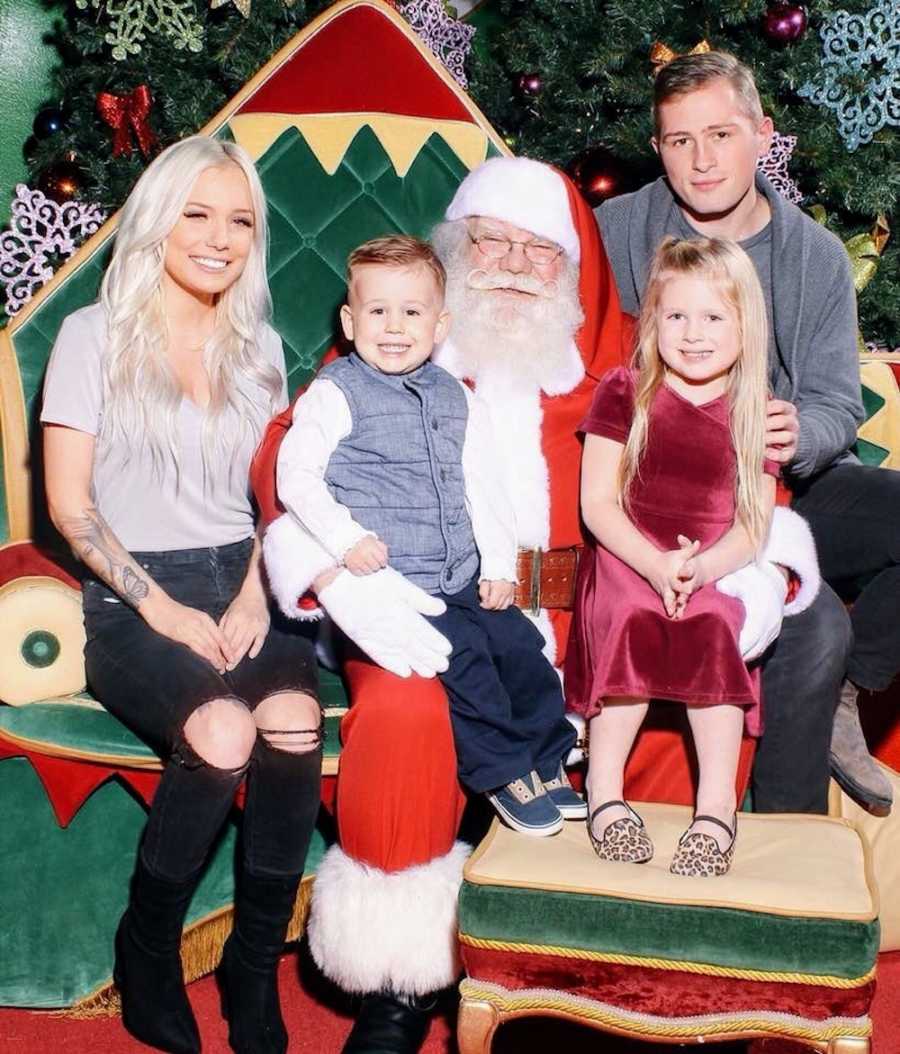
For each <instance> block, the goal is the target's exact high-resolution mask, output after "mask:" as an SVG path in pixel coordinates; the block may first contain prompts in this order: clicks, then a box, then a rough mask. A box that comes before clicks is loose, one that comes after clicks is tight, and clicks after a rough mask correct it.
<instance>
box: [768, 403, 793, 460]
mask: <svg viewBox="0 0 900 1054" xmlns="http://www.w3.org/2000/svg"><path fill="white" fill-rule="evenodd" d="M799 438H800V418H799V416H798V414H797V407H796V406H794V404H793V403H789V402H787V401H786V400H785V399H770V400H769V401H768V403H767V405H766V457H767V458H768V459H769V460H770V461H777V462H778V464H779V465H786V464H787V463H788V462H789V461H793V459H794V455H795V454H796V453H797V441H798V440H799Z"/></svg>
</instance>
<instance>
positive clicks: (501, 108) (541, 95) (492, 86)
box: [470, 0, 900, 348]
mask: <svg viewBox="0 0 900 1054" xmlns="http://www.w3.org/2000/svg"><path fill="white" fill-rule="evenodd" d="M496 3H497V7H498V11H499V12H502V13H503V14H504V15H505V16H506V18H507V21H506V24H505V28H504V29H503V30H502V31H500V32H498V33H496V34H495V35H494V38H493V40H492V42H491V46H490V48H489V49H484V48H481V49H477V50H476V52H475V54H474V55H473V59H472V62H471V63H470V79H471V85H470V89H471V91H472V92H473V94H474V96H475V98H476V100H477V101H478V102H479V104H480V105H481V107H482V108H483V109H484V110H485V112H486V113H487V114H488V116H489V117H490V118H491V120H492V121H493V122H494V124H495V126H496V127H497V128H498V129H500V130H501V131H502V132H503V134H504V136H505V138H506V140H507V142H508V143H509V144H510V146H511V147H512V148H513V149H514V150H515V151H516V152H517V153H522V154H526V155H528V156H533V157H540V158H544V159H546V160H550V161H554V162H556V163H557V164H559V165H561V166H562V167H568V168H569V171H570V172H572V173H573V174H574V175H575V176H576V178H580V182H581V183H582V186H583V189H584V190H585V191H586V192H587V193H588V194H589V195H593V196H594V197H595V199H602V198H603V197H605V196H607V195H608V194H610V193H614V192H616V193H621V192H622V191H626V190H633V189H637V187H638V186H641V185H642V184H643V183H645V182H647V180H648V179H652V178H655V177H656V176H657V175H658V174H659V172H660V171H661V169H660V167H659V165H658V163H657V162H656V159H655V156H654V154H653V151H652V148H651V146H650V142H649V141H650V136H651V134H652V127H651V120H650V103H651V98H652V91H653V61H652V60H653V59H654V58H655V59H657V60H658V61H659V60H662V59H664V58H665V57H667V50H666V49H668V57H671V53H672V52H674V53H683V52H687V51H690V50H691V49H692V48H694V47H696V46H697V45H698V44H700V43H701V42H702V41H706V42H707V43H708V44H709V45H711V46H712V47H713V48H720V49H723V50H726V51H730V52H732V53H733V54H735V55H737V56H738V57H739V58H740V59H741V60H742V61H744V62H745V63H747V64H748V65H749V66H750V67H751V68H752V69H753V71H754V73H755V76H756V81H757V84H758V86H759V90H760V96H761V98H762V102H763V107H764V109H765V111H766V113H768V114H770V115H771V117H772V118H773V120H774V122H775V128H776V130H777V131H778V132H779V133H780V134H781V135H782V136H796V139H797V141H796V145H795V147H794V150H793V156H792V157H791V159H790V178H791V179H792V180H793V181H794V183H795V184H796V187H797V188H798V189H799V194H796V193H795V197H799V196H800V195H802V201H801V202H800V203H801V205H802V207H804V208H810V207H811V206H820V207H821V208H822V209H824V213H825V216H826V217H827V223H828V226H829V227H831V228H832V229H833V230H834V231H835V232H836V233H837V234H839V235H840V236H841V237H842V239H844V240H845V241H846V240H847V239H849V238H850V237H852V236H854V235H858V234H859V233H860V232H862V231H866V230H868V229H870V228H872V226H873V222H874V221H875V219H876V217H878V216H879V215H881V216H884V217H886V218H887V221H888V224H889V225H890V227H891V228H893V229H894V231H895V232H896V236H895V237H894V238H893V239H892V240H890V241H888V243H887V245H886V246H885V248H884V253H883V255H882V256H881V259H880V261H879V264H878V268H877V273H876V274H875V277H874V278H873V279H872V280H871V282H870V283H869V284H868V285H867V286H866V288H865V290H864V291H863V292H862V293H861V294H860V298H859V308H860V322H861V327H862V330H863V333H864V334H865V336H866V339H867V340H874V339H878V340H881V341H883V342H885V343H886V344H888V345H889V346H890V347H892V348H894V347H896V346H897V345H900V231H898V225H900V126H898V124H900V122H898V114H900V5H898V4H897V3H896V0H880V2H872V0H839V2H833V0H818V2H817V3H816V4H815V8H814V10H811V11H810V12H809V14H808V16H807V12H806V11H805V10H804V8H802V7H801V6H799V5H798V4H796V3H793V2H792V0H791V2H789V3H779V2H774V0H769V2H767V0H638V2H635V0H606V2H604V3H595V2H593V0H531V2H530V3H528V4H524V3H522V2H521V0H496ZM841 12H844V13H845V14H846V15H848V16H852V15H855V16H859V17H855V18H853V17H843V16H842V15H841ZM823 38H824V39H823ZM826 41H828V42H829V43H830V47H827V48H826ZM835 55H842V56H847V55H849V56H850V59H849V60H848V59H846V58H844V59H843V60H842V61H840V62H839V61H838V60H837V59H836V58H835V57H834V56H835ZM819 86H825V87H826V88H831V90H832V91H833V92H834V93H835V94H836V95H837V98H838V106H839V108H838V109H837V110H835V109H834V108H829V107H828V106H826V105H823V104H822V103H820V102H818V101H816V100H817V98H818V96H819V95H820V94H822V93H821V92H818V91H817V89H818V88H819ZM854 118H855V120H854ZM879 119H881V120H879ZM891 121H892V123H889V122H891ZM873 125H874V126H875V127H874V130H873ZM861 129H862V130H863V138H861V139H860V141H859V142H858V143H856V137H855V135H854V133H856V134H857V135H858V133H859V131H860V130H861ZM867 133H871V135H870V138H866V134H867ZM790 189H791V188H789V187H785V190H787V191H788V192H790ZM816 212H817V215H819V216H821V212H820V211H819V210H818V209H817V210H816Z"/></svg>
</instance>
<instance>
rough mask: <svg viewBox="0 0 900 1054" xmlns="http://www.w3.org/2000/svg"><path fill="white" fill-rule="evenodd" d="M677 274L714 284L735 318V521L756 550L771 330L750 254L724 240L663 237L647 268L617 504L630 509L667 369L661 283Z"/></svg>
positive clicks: (762, 523) (762, 520)
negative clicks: (654, 406) (737, 347)
mask: <svg viewBox="0 0 900 1054" xmlns="http://www.w3.org/2000/svg"><path fill="white" fill-rule="evenodd" d="M676 276H690V277H692V278H704V279H706V280H707V281H709V282H712V283H714V284H715V285H716V287H717V289H718V290H719V292H720V293H721V295H722V297H723V299H724V300H725V302H726V303H727V304H728V305H729V306H730V307H732V308H733V309H734V311H735V314H736V315H737V323H738V332H739V339H740V345H741V350H740V354H739V355H738V358H737V361H736V362H735V364H734V366H732V368H731V371H730V373H729V386H728V395H729V402H730V420H731V438H732V442H733V443H734V449H735V455H736V461H737V477H736V480H735V512H736V520H737V521H738V522H739V523H741V524H742V525H743V527H744V529H745V530H746V531H747V533H748V535H749V536H750V539H751V541H752V542H753V544H754V545H755V546H757V547H758V546H759V545H761V544H762V542H763V541H764V535H765V532H766V529H767V520H766V513H765V511H764V508H763V500H762V468H763V458H764V457H765V430H766V428H765V426H766V401H767V396H768V388H767V362H768V343H769V336H768V334H769V330H768V322H767V319H766V303H765V299H764V297H763V291H762V287H761V286H760V284H759V278H758V277H757V274H756V268H755V267H754V266H753V263H752V261H751V260H750V257H749V256H748V255H747V254H746V253H745V252H744V250H743V249H742V248H741V247H740V246H739V245H737V244H736V243H735V242H731V241H727V240H726V239H724V238H690V239H678V238H672V237H669V238H666V239H665V240H664V241H663V242H662V244H661V245H660V247H659V249H658V250H657V252H656V255H655V256H654V258H653V263H652V264H651V267H650V275H649V278H648V280H647V289H646V292H645V293H644V297H643V299H642V301H641V315H640V322H639V326H638V339H637V347H636V349H635V354H634V367H635V370H636V371H637V382H636V389H635V399H634V417H633V420H632V423H631V430H630V432H629V433H628V441H627V442H626V444H625V449H624V451H623V452H622V460H621V462H620V466H619V501H620V503H621V504H622V505H623V507H626V508H627V505H628V495H629V491H630V488H631V485H632V483H633V481H634V479H635V477H636V476H638V475H639V472H640V462H641V458H642V456H643V454H644V450H645V449H646V446H647V430H648V425H649V415H650V406H651V404H652V403H653V399H654V397H655V396H656V393H657V392H658V391H659V388H660V386H661V385H662V383H663V380H664V378H665V373H666V365H665V363H664V362H663V360H662V356H661V355H660V354H659V329H658V325H657V309H658V307H659V301H660V297H661V294H662V289H663V286H664V284H665V283H666V281H668V280H669V279H670V278H674V277H676Z"/></svg>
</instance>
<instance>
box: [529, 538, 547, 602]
mask: <svg viewBox="0 0 900 1054" xmlns="http://www.w3.org/2000/svg"><path fill="white" fill-rule="evenodd" d="M543 553H544V551H543V549H541V548H540V546H535V548H534V549H532V550H531V591H530V592H531V614H532V615H537V614H539V613H540V610H541V561H542V559H543Z"/></svg>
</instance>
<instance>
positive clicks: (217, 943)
mask: <svg viewBox="0 0 900 1054" xmlns="http://www.w3.org/2000/svg"><path fill="white" fill-rule="evenodd" d="M362 71H365V72H362ZM202 131H204V132H205V133H206V134H209V135H214V136H218V137H225V138H229V139H234V140H235V141H237V142H239V143H241V144H242V145H243V146H245V147H246V148H247V150H248V151H249V152H250V154H251V155H252V156H253V158H254V160H255V161H256V163H257V166H258V169H259V172H260V175H261V177H262V182H263V186H264V188H265V193H266V197H267V200H268V202H269V220H270V230H271V237H270V253H269V280H270V285H271V289H272V294H273V298H274V304H275V319H274V323H275V326H276V328H277V329H278V331H279V333H280V334H281V335H282V337H283V340H284V347H285V355H286V360H287V366H288V375H289V388H290V389H291V390H293V389H296V388H297V387H298V386H300V385H301V384H303V383H304V382H305V381H306V379H307V378H308V377H309V376H310V375H311V373H312V372H313V370H314V369H315V367H316V365H317V364H318V362H319V360H320V358H321V357H322V355H323V354H324V352H325V351H326V350H327V348H328V347H329V345H330V344H331V342H332V340H333V335H334V327H335V320H336V317H337V310H338V308H339V306H340V304H341V302H342V300H343V296H344V278H343V272H344V262H345V260H346V257H347V254H348V253H349V251H350V250H351V249H352V248H354V247H355V246H356V245H358V244H359V243H360V242H361V241H364V240H365V239H367V238H371V237H374V236H376V235H380V234H384V233H386V232H394V231H404V232H408V233H414V234H419V235H424V236H427V235H428V233H429V231H430V229H431V228H432V227H433V226H434V224H435V223H436V222H437V221H438V220H439V219H440V218H442V215H443V212H444V209H445V207H446V205H447V203H448V202H449V200H450V198H451V197H452V195H453V193H454V191H455V189H456V187H457V185H458V184H459V182H460V181H461V179H462V178H463V177H464V176H465V175H466V173H467V172H468V171H469V170H470V169H471V168H473V167H474V166H476V165H477V164H479V163H480V162H481V161H483V160H484V159H485V158H486V157H488V156H491V155H494V154H496V153H498V152H501V151H503V150H504V149H505V148H504V147H503V144H502V142H501V141H500V140H499V138H498V137H497V136H496V135H495V133H494V132H493V131H492V130H491V129H490V128H489V127H488V125H487V123H486V122H485V120H484V118H483V117H482V116H481V115H480V113H479V112H478V111H477V110H476V108H475V107H474V106H473V105H472V103H471V102H470V101H469V99H468V98H467V97H466V95H465V94H464V93H463V91H462V90H461V89H460V88H459V87H458V85H457V84H456V82H455V81H454V80H453V79H452V78H451V77H450V75H449V74H448V73H447V71H446V70H445V69H444V67H443V66H442V64H441V63H440V61H439V60H438V59H437V58H435V57H434V56H433V55H432V53H431V52H430V51H429V50H428V48H427V47H426V45H425V44H424V43H422V41H421V40H420V39H419V38H418V37H417V36H416V35H415V33H414V32H413V31H412V30H411V29H410V28H409V26H408V25H407V23H406V22H405V21H404V20H403V19H402V18H401V17H400V16H399V15H398V14H397V13H396V11H394V10H393V9H391V8H389V7H388V6H387V5H386V4H382V3H378V2H366V0H345V2H343V3H339V4H337V5H336V6H335V7H333V8H331V9H329V10H328V11H326V12H325V13H324V14H323V15H322V16H321V17H319V18H318V19H316V20H315V21H314V22H312V23H311V24H310V25H309V26H307V27H306V28H305V29H304V30H303V31H302V32H301V33H300V34H299V35H298V36H296V37H295V38H294V39H293V40H292V41H291V42H290V43H289V44H287V45H286V46H285V47H284V48H283V49H282V50H281V51H280V52H279V53H278V54H276V55H275V56H274V57H273V58H272V59H271V61H270V62H269V63H268V64H267V65H266V66H265V67H264V68H263V69H262V70H260V71H259V73H258V74H257V75H256V76H255V77H254V78H253V79H252V80H251V81H250V82H249V83H248V84H247V85H246V86H245V87H244V88H243V89H242V90H241V91H240V92H239V93H238V95H236V96H235V97H234V98H233V99H232V100H231V101H230V102H229V103H228V104H227V105H226V106H225V107H224V109H223V110H222V111H221V112H220V113H219V114H217V115H216V116H215V117H214V118H213V119H212V120H211V121H210V122H209V124H208V125H207V126H206V127H205V128H204V129H202ZM116 222H117V219H116V217H115V216H114V217H112V218H111V219H110V220H109V221H108V222H107V223H106V224H105V226H103V227H102V228H101V229H100V230H99V231H98V232H97V233H96V235H95V236H94V237H93V238H91V240H90V241H89V242H87V243H86V244H85V245H83V246H82V248H81V249H80V251H79V252H78V253H77V254H76V255H75V256H74V257H73V258H72V259H71V260H70V261H68V263H67V264H66V265H65V266H64V267H62V268H61V269H60V271H59V272H58V273H57V274H56V276H55V277H54V279H53V280H52V281H51V282H50V283H49V284H48V285H46V286H45V287H44V288H43V289H42V290H41V291H40V292H39V293H38V294H37V295H36V296H35V297H34V299H33V300H32V301H31V302H30V303H28V304H27V306H25V307H24V308H23V309H22V310H21V311H20V313H19V314H18V315H17V316H16V318H15V320H14V321H13V322H12V324H11V325H10V326H9V328H8V329H7V330H5V331H3V332H0V437H2V454H3V476H2V489H0V627H2V628H0V701H2V703H3V704H5V705H0V797H2V801H3V803H4V822H3V824H2V827H0V888H2V889H3V898H2V899H3V907H2V925H0V1005H7V1006H31V1007H47V1008H50V1007H55V1008H60V1007H65V1008H71V1009H72V1010H73V1011H74V1012H77V1013H81V1014H85V1013H89V1012H91V1011H92V1010H96V1011H103V1010H104V1009H106V1008H107V1007H108V1006H110V1005H114V1003H115V996H114V992H113V989H112V987H111V981H110V976H111V968H112V938H113V933H114V929H115V925H116V921H117V918H118V916H119V915H120V914H121V912H122V910H123V909H124V905H125V902H126V897H127V889H128V880H129V877H130V874H131V869H132V866H133V862H134V856H135V852H136V848H137V841H138V837H139V835H140V832H141V830H142V828H143V825H144V822H145V818H146V804H147V802H148V801H149V800H150V799H151V797H152V794H153V791H154V789H155V786H156V783H157V781H158V778H159V773H160V770H161V766H160V762H159V759H158V758H157V757H156V756H155V755H154V754H153V753H152V752H151V751H150V750H149V749H148V748H147V747H146V746H145V745H144V744H143V743H142V742H141V741H139V740H138V739H137V738H136V737H134V736H133V735H132V734H131V733H130V732H129V731H128V730H127V729H125V728H124V727H123V726H122V725H121V724H120V723H119V722H118V721H116V720H115V719H114V718H113V717H112V716H111V715H110V714H108V713H107V712H106V711H105V710H103V708H102V706H101V704H100V702H99V701H97V700H95V699H93V698H92V697H91V696H90V694H89V693H88V691H87V689H86V687H85V678H84V666H83V660H82V648H83V644H84V629H83V625H82V619H81V597H80V588H79V582H78V579H77V575H78V571H77V568H76V567H75V566H74V563H73V562H72V561H71V560H70V559H68V558H67V557H66V555H65V554H64V552H63V550H64V546H63V545H62V543H61V540H60V539H59V538H58V537H55V536H54V534H53V532H52V529H51V528H50V526H49V522H48V517H47V512H46V508H45V506H44V501H43V483H42V480H41V472H40V426H39V424H38V423H37V422H38V416H39V404H40V393H41V385H42V381H43V374H44V369H45V366H46V363H47V359H48V356H49V354H50V350H51V348H52V346H53V343H54V340H55V337H56V334H57V332H58V330H59V326H60V324H61V322H62V320H63V318H64V317H65V316H66V315H67V314H69V313H70V312H71V311H74V310H76V309H77V308H79V307H82V306H83V305H85V304H87V303H89V302H91V301H92V300H94V299H95V298H96V295H97V292H98V288H99V283H100V279H101V276H102V273H103V270H104V267H105V265H106V262H107V260H108V257H109V252H110V248H111V244H112V239H113V237H114V235H115V229H116ZM321 677H322V701H323V704H324V706H325V708H326V728H327V738H326V747H325V758H324V761H323V775H324V776H325V777H326V779H325V781H324V791H323V799H324V800H325V803H326V805H327V804H329V801H330V799H331V797H332V795H333V791H334V776H335V773H336V771H337V760H338V757H337V756H338V753H339V749H340V746H339V742H340V741H339V734H338V725H339V722H340V717H341V715H342V714H343V713H344V712H345V710H346V697H345V695H344V690H343V687H342V684H341V681H340V678H339V677H338V676H337V675H336V674H334V673H331V672H330V671H328V670H325V669H323V670H322V671H321ZM320 827H321V830H320V831H319V832H318V834H317V836H316V838H315V839H314V841H313V845H312V848H311V850H310V853H309V857H308V859H307V880H305V881H304V884H303V887H302V889H301V894H300V897H299V898H298V903H297V910H296V912H295V918H294V924H293V928H292V931H291V932H292V935H294V936H296V935H297V934H298V933H299V932H300V930H301V928H302V924H303V919H304V913H305V908H306V904H307V902H308V896H309V891H310V888H311V887H310V881H311V880H312V877H313V875H314V872H315V869H316V866H317V863H318V861H319V860H320V858H321V856H322V853H323V852H324V849H325V848H326V842H327V840H328V838H329V837H330V836H329V833H328V832H329V829H330V825H329V824H328V822H327V818H324V819H323V822H322V824H321V825H320ZM235 834H236V828H235V825H234V824H230V825H229V828H228V831H227V834H226V836H225V838H224V840H223V841H222V843H221V844H220V845H219V846H218V848H217V850H216V854H215V857H214V859H213V862H212V866H211V867H210V869H209V871H208V873H207V875H206V876H205V878H204V880H203V882H202V884H201V886H200V887H199V889H198V891H197V894H196V896H195V898H194V901H193V904H192V906H191V909H190V912H189V915H188V924H187V928H186V935H185V940H184V944H183V949H182V954H183V957H184V960H185V968H186V976H187V977H188V978H193V977H197V976H199V975H201V974H203V973H206V972H208V971H210V970H211V969H213V968H214V966H215V965H216V963H217V961H218V957H219V953H220V951H221V946H222V943H223V941H224V938H225V936H226V935H227V932H228V929H229V928H230V908H231V902H232V891H233V876H232V865H231V861H232V857H233V848H234V839H235ZM62 934H64V935H65V939H64V940H60V939H58V938H59V937H60V935H62Z"/></svg>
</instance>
